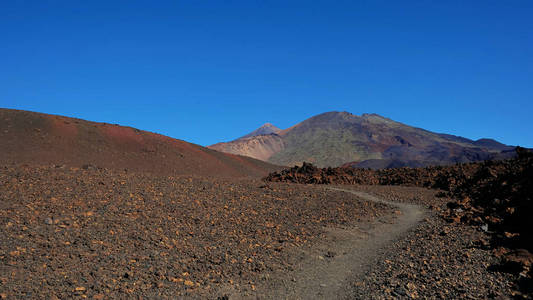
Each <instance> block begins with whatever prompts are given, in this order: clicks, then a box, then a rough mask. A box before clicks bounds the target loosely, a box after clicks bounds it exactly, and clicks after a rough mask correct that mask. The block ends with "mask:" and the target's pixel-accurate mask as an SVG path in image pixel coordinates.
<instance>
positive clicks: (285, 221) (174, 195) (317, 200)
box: [0, 166, 391, 299]
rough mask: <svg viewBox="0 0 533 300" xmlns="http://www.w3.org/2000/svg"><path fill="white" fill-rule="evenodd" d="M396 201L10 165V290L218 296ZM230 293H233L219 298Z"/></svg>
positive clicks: (6, 217) (1, 208)
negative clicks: (223, 289) (325, 235)
mask: <svg viewBox="0 0 533 300" xmlns="http://www.w3.org/2000/svg"><path fill="white" fill-rule="evenodd" d="M390 212H391V208H389V207H387V206H385V205H381V204H374V203H370V202H362V201H359V200H357V198H356V197H355V196H354V195H350V194H348V193H343V192H335V191H327V190H325V189H323V188H322V187H317V186H305V185H290V184H282V183H264V182H261V181H258V180H229V179H215V178H203V177H187V176H181V177H177V176H176V177H161V176H159V177H158V176H151V175H143V174H138V173H128V172H125V171H124V172H118V171H111V170H107V169H95V168H92V167H90V166H86V168H85V169H83V168H82V169H79V168H65V167H58V166H41V167H32V166H17V167H13V166H4V167H0V245H1V247H0V298H9V299H13V298H49V299H57V298H61V299H64V298H76V297H91V298H95V299H103V298H104V297H105V298H109V297H110V298H116V297H121V298H129V297H133V296H134V297H148V298H161V297H162V298H175V297H181V296H187V297H207V296H210V297H214V296H215V297H216V296H217V291H218V288H219V286H222V285H228V284H230V285H232V286H235V287H237V288H238V289H240V290H242V291H246V290H254V289H255V281H257V280H258V278H259V275H261V276H263V275H264V274H265V273H269V272H273V273H275V272H283V270H287V269H290V268H291V266H290V264H289V263H288V261H290V260H289V258H288V257H287V256H288V255H289V254H288V253H290V252H291V249H295V248H296V247H300V246H302V245H307V244H312V243H313V241H315V240H316V239H317V238H319V237H320V236H321V234H323V233H324V228H325V227H331V226H337V225H343V226H350V225H352V224H355V223H357V222H359V221H372V219H373V218H375V217H378V216H380V215H383V214H389V213H390ZM220 296H223V295H220Z"/></svg>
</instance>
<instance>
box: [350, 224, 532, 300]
mask: <svg viewBox="0 0 533 300" xmlns="http://www.w3.org/2000/svg"><path fill="white" fill-rule="evenodd" d="M486 245H488V236H487V235H486V234H485V233H482V232H480V230H478V229H476V228H474V227H470V226H463V225H462V224H448V223H446V222H445V221H444V220H442V218H438V217H428V218H426V219H425V220H424V221H423V222H422V223H421V225H420V226H419V227H417V228H416V229H414V230H412V231H411V232H410V233H409V234H408V235H407V236H406V237H405V238H403V239H401V240H399V241H397V242H396V243H394V244H392V245H390V247H388V248H385V249H383V252H382V253H381V255H380V258H379V259H378V260H377V261H375V262H373V263H371V265H372V268H371V269H368V270H366V272H365V273H364V275H363V276H361V277H359V278H354V279H353V292H352V293H351V294H350V296H349V298H357V299H390V298H406V299H407V298H430V299H494V298H497V299H508V298H512V297H518V296H523V295H522V294H520V293H519V292H518V291H516V288H515V287H514V286H513V280H515V279H516V277H515V276H514V275H511V274H508V273H503V272H495V271H491V266H492V265H494V264H496V263H497V262H498V258H497V257H495V256H494V255H493V254H492V252H491V251H490V250H489V249H488V248H487V247H486Z"/></svg>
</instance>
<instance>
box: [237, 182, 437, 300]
mask: <svg viewBox="0 0 533 300" xmlns="http://www.w3.org/2000/svg"><path fill="white" fill-rule="evenodd" d="M328 189H329V190H333V191H337V192H338V191H341V192H345V193H351V194H355V195H356V196H357V197H358V198H360V199H361V200H363V201H368V202H373V203H378V204H385V205H388V206H392V207H394V208H395V209H397V210H396V211H394V213H393V214H392V215H388V216H385V217H382V218H380V219H378V220H377V221H374V222H366V223H361V224H359V225H358V226H356V227H355V228H354V227H351V228H345V229H342V228H330V229H328V233H327V234H326V235H325V237H324V239H323V240H322V241H321V242H320V243H318V244H317V245H314V246H313V247H312V248H310V249H304V250H301V249H300V250H299V251H298V252H299V253H298V252H297V253H295V256H296V257H299V258H300V262H299V263H298V264H297V265H296V266H295V268H294V271H293V272H290V273H288V274H285V276H276V278H275V279H273V278H272V279H270V280H268V281H267V282H266V283H265V284H264V285H263V286H261V287H260V292H259V293H258V294H257V296H258V298H264V299H338V298H343V297H348V296H349V295H350V294H351V289H352V284H351V281H350V279H351V278H353V277H354V276H357V275H360V274H361V272H362V271H364V270H366V269H367V265H368V263H369V262H371V261H374V260H375V258H376V255H377V254H378V253H379V249H381V248H383V247H384V246H386V245H388V244H390V243H392V242H393V241H395V240H397V239H398V238H399V237H401V236H402V235H404V234H405V233H406V232H407V231H408V230H410V229H411V228H413V227H415V226H416V225H417V224H418V223H419V222H420V221H421V220H422V219H423V218H424V217H425V215H426V213H427V211H426V210H425V209H424V208H422V207H421V206H418V205H413V204H404V203H397V202H391V201H386V200H384V199H381V198H378V197H376V196H373V195H370V194H368V193H365V192H357V191H351V190H346V189H340V188H328ZM261 291H262V292H261ZM234 298H240V297H238V296H236V295H232V296H231V297H230V299H234Z"/></svg>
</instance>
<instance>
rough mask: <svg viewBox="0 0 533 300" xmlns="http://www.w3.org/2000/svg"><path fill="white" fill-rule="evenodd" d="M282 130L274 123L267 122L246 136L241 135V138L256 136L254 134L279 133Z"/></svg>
mask: <svg viewBox="0 0 533 300" xmlns="http://www.w3.org/2000/svg"><path fill="white" fill-rule="evenodd" d="M280 131H281V129H279V128H278V127H276V126H274V125H272V124H271V123H265V124H263V126H261V127H259V128H257V129H256V130H254V131H252V132H250V133H248V134H247V135H245V136H242V137H240V138H239V139H246V138H250V137H254V136H258V135H268V134H273V133H276V134H277V133H279V132H280Z"/></svg>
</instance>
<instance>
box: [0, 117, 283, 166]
mask: <svg viewBox="0 0 533 300" xmlns="http://www.w3.org/2000/svg"><path fill="white" fill-rule="evenodd" d="M0 162H1V163H4V164H5V163H16V164H20V163H22V164H37V165H46V164H56V165H67V166H72V167H82V166H85V167H86V168H87V167H89V166H93V167H103V168H111V169H120V170H122V169H128V170H132V171H139V172H150V173H155V174H187V175H200V176H217V177H245V176H252V177H259V176H264V175H266V174H268V173H269V172H271V171H274V170H276V169H277V167H276V166H274V165H272V164H269V163H266V162H262V161H258V160H255V159H252V158H249V157H243V156H238V155H232V154H225V153H221V152H217V151H214V150H211V149H207V148H205V147H201V146H199V145H195V144H191V143H187V142H185V141H182V140H177V139H173V138H170V137H166V136H163V135H160V134H156V133H151V132H146V131H142V130H138V129H135V128H131V127H124V126H119V125H111V124H106V123H96V122H90V121H84V120H80V119H74V118H68V117H63V116H56V115H48V114H42V113H35V112H28V111H20V110H12V109H0Z"/></svg>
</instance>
